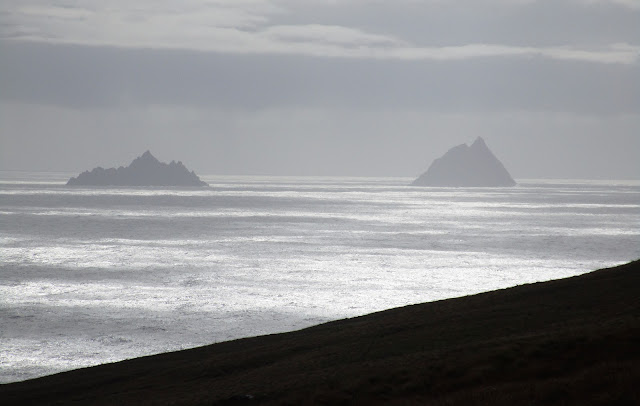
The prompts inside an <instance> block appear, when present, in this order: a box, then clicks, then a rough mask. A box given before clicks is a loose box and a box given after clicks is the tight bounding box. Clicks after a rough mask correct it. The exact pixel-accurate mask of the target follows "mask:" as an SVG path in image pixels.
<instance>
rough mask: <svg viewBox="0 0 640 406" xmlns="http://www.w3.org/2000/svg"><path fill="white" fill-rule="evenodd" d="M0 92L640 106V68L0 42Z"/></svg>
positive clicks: (596, 108) (122, 99)
mask: <svg viewBox="0 0 640 406" xmlns="http://www.w3.org/2000/svg"><path fill="white" fill-rule="evenodd" d="M0 44H1V45H0V52H1V53H2V54H3V55H5V56H6V58H3V61H2V62H1V65H0V83H1V84H2V87H3V92H2V94H0V98H2V99H4V100H10V101H18V102H25V103H47V104H62V105H67V106H74V107H78V108H90V107H92V106H93V107H109V106H112V107H113V106H118V105H122V104H125V105H126V104H132V105H137V104H142V105H145V104H158V103H159V104H174V105H192V106H215V107H218V108H224V109H231V110H234V109H241V110H251V109H263V108H268V107H277V106H300V105H304V106H310V107H316V108H322V107H334V106H341V107H342V108H346V109H351V110H358V109H385V110H386V109H389V110H401V109H406V108H421V109H425V110H430V111H496V110H515V111H518V110H533V111H566V112H588V113H597V114H609V113H624V112H637V111H640V81H639V80H638V79H637V78H638V77H640V75H639V73H640V67H638V66H635V65H631V66H627V65H600V64H595V65H594V64H582V63H579V62H571V63H568V62H560V61H550V60H545V59H541V58H540V59H539V58H532V59H527V60H519V59H512V60H511V59H507V60H493V59H479V60H476V61H474V62H469V61H444V62H439V63H426V62H416V61H405V62H390V61H384V60H379V61H362V60H329V59H322V58H310V57H300V56H289V57H282V56H280V57H275V56H264V55H263V56H255V55H253V56H251V55H235V56H234V55H221V54H216V53H213V54H212V53H197V52H187V51H163V50H124V49H119V48H96V47H83V46H67V45H46V44H30V43H25V44H16V43H13V42H11V43H7V42H5V43H0Z"/></svg>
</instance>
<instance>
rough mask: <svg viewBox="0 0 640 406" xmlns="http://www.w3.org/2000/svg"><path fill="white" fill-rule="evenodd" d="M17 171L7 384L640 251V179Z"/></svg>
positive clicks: (0, 337)
mask: <svg viewBox="0 0 640 406" xmlns="http://www.w3.org/2000/svg"><path fill="white" fill-rule="evenodd" d="M68 175H69V174H42V173H26V172H2V173H1V176H2V179H1V180H0V223H1V224H2V226H1V227H0V240H1V242H2V249H1V250H0V274H1V275H2V278H1V280H0V325H2V326H3V327H2V329H1V330H0V341H1V342H2V355H1V356H2V362H1V363H0V365H1V366H0V382H11V381H17V380H23V379H28V378H33V377H36V376H41V375H45V374H50V373H54V372H58V371H62V370H68V369H72V368H78V367H82V366H87V365H95V364H100V363H104V362H110V361H117V360H121V359H125V358H131V357H137V356H141V355H146V354H153V353H158V352H164V351H169V350H176V349H181V348H188V347H193V346H198V345H203V344H209V343H212V342H220V341H224V340H229V339H233V338H238V337H244V336H252V335H258V334H266V333H274V332H281V331H286V330H292V329H298V328H302V327H306V326H309V325H313V324H317V323H320V322H323V321H327V320H332V319H338V318H344V317H351V316H356V315H362V314H365V313H370V312H373V311H376V310H382V309H387V308H390V307H395V306H402V305H406V304H410V303H419V302H425V301H432V300H438V299H443V298H449V297H455V296H462V295H467V294H470V293H475V292H481V291H488V290H492V289H497V288H502V287H507V286H513V285H517V284H522V283H529V282H535V281H543V280H549V279H555V278H562V277H566V276H570V275H575V274H578V273H581V272H585V271H588V270H592V269H597V268H601V267H605V266H610V265H614V264H619V263H623V262H626V261H629V260H633V259H636V258H638V257H640V182H637V181H626V182H613V181H610V182H609V181H598V182H590V181H549V180H547V181H536V180H521V179H518V186H516V187H513V188H418V187H409V186H406V185H407V184H409V183H410V182H411V180H412V179H409V178H313V177H306V178H294V177H248V176H238V177H220V176H203V177H202V179H203V180H205V181H207V182H208V183H209V184H210V185H211V186H212V188H211V189H164V188H139V189H133V188H94V189H90V188H69V187H66V186H64V182H66V180H67V179H68V177H69V176H68Z"/></svg>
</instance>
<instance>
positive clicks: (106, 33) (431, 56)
mask: <svg viewBox="0 0 640 406" xmlns="http://www.w3.org/2000/svg"><path fill="white" fill-rule="evenodd" d="M463 3H464V4H465V7H461V6H460V5H459V3H456V2H454V3H432V2H413V3H404V2H401V5H402V7H398V5H397V4H393V5H391V6H390V5H386V6H385V5H383V4H382V3H373V4H366V5H362V4H359V3H358V4H354V3H353V2H345V3H342V2H337V3H336V5H333V6H327V5H326V4H324V5H322V7H320V6H316V7H319V9H320V10H321V11H323V10H324V11H325V14H324V15H323V14H322V13H319V15H321V16H323V18H324V20H323V21H320V20H316V21H305V13H309V8H308V6H307V5H306V4H304V3H303V4H302V5H300V4H298V5H293V4H292V3H288V4H287V7H286V8H285V10H282V11H281V12H280V13H277V12H273V10H271V9H270V7H271V8H274V7H275V4H279V3H275V2H270V1H266V0H265V1H250V2H239V3H233V2H223V1H222V2H214V3H207V4H206V5H203V4H202V3H198V2H194V1H185V2H176V3H166V4H169V5H170V6H171V7H167V6H166V4H165V3H162V4H160V5H159V6H158V5H156V3H155V2H153V3H145V2H136V3H135V5H133V6H132V5H125V4H124V3H123V4H121V5H120V8H114V7H108V6H104V5H103V4H102V3H98V2H83V3H82V6H80V7H78V6H76V7H73V8H71V7H69V6H67V5H60V4H59V5H55V2H54V3H53V5H51V4H44V5H42V4H40V5H38V4H37V3H36V5H21V6H18V5H16V4H14V6H13V7H11V8H5V15H6V18H5V19H6V20H7V21H8V22H7V23H5V24H3V32H4V36H5V38H13V39H22V40H29V41H38V42H52V43H62V44H81V45H91V46H117V47H128V48H161V49H187V50H196V51H211V52H224V53H239V54H274V55H282V54H285V55H307V56H317V57H338V58H366V59H390V60H393V59H401V60H403V59H412V60H448V59H465V58H479V57H505V56H507V57H516V56H518V57H527V56H537V57H544V58H551V59H569V60H581V61H585V62H601V63H625V64H630V63H636V62H637V61H638V59H639V58H640V47H638V46H637V45H636V44H629V43H628V41H629V40H635V38H636V37H627V38H626V39H625V38H622V39H618V40H617V42H619V43H621V44H622V46H621V45H617V42H614V43H596V44H593V43H590V42H588V43H586V44H583V43H577V44H576V43H573V42H572V41H569V42H567V41H566V38H563V37H558V38H556V40H555V42H553V43H547V44H546V45H538V42H537V41H536V42H526V41H525V42H524V43H522V42H518V38H519V37H520V35H515V36H513V33H516V34H518V33H519V30H520V28H521V27H527V26H528V27H531V24H532V23H535V24H536V25H535V30H533V31H532V32H535V33H536V34H537V35H538V34H539V33H540V32H544V31H546V30H547V29H548V28H551V29H552V30H553V29H556V30H557V29H558V28H562V30H564V31H567V28H568V27H571V26H572V25H574V24H575V21H578V22H580V21H581V20H580V19H577V20H576V19H575V18H573V19H571V20H567V19H562V20H561V21H558V18H557V17H556V14H557V11H558V10H562V4H566V3H561V5H560V6H557V5H554V7H553V8H552V9H551V10H552V11H553V13H548V15H543V16H542V18H540V19H539V18H536V17H537V16H536V13H537V12H538V11H540V10H543V11H544V10H545V9H544V8H543V7H542V8H541V6H540V4H547V3H537V2H534V3H531V5H530V4H526V5H524V6H520V7H504V4H502V3H501V2H498V4H497V5H496V4H493V3H495V2H488V3H489V4H490V5H493V7H488V10H483V9H482V8H480V7H478V5H474V6H472V5H471V4H472V3H466V2H463ZM486 3H487V2H482V4H485V5H486ZM315 4H317V3H315ZM343 4H344V7H341V6H342V5H343ZM356 6H357V7H358V9H352V8H350V7H356ZM528 7H530V8H532V9H529V8H528ZM536 7H537V8H536ZM369 8H371V9H374V10H377V12H379V13H384V14H381V15H380V16H375V15H371V14H366V9H369ZM414 8H415V11H416V13H413V11H414V10H413V9H414ZM276 9H277V8H276ZM502 9H507V10H509V11H508V12H506V13H503V12H501V11H502ZM573 9H575V5H574V6H573V7H572V9H571V10H572V11H573ZM579 9H581V8H579ZM589 9H591V8H589ZM363 10H364V11H365V14H366V20H364V21H366V23H367V27H366V29H363V28H362V27H360V26H358V21H363V20H361V18H362V17H361V16H359V13H360V12H361V11H363ZM398 10H401V14H395V16H394V13H397V12H398ZM522 10H525V11H526V13H525V15H526V17H525V18H524V19H523V21H526V22H528V24H529V25H519V24H516V23H517V22H519V21H517V20H518V19H517V18H514V16H515V17H517V16H518V13H522V12H523V11H522ZM581 10H582V9H581ZM278 14H283V15H289V16H290V18H291V19H292V20H291V21H290V22H289V23H287V24H278V23H277V22H276V18H277V16H278ZM335 14H340V15H344V16H346V17H347V20H345V21H341V22H340V23H338V24H336V23H334V22H332V21H330V20H331V18H332V17H335ZM414 14H415V15H414ZM307 15H309V14H307ZM417 15H423V16H426V17H427V18H426V19H425V20H424V21H416V20H415V18H416V17H415V16H417ZM587 15H588V16H589V17H591V18H593V17H594V16H597V17H598V18H601V17H602V16H603V15H605V17H606V13H605V12H602V11H598V12H596V13H593V12H590V13H588V14H587ZM622 15H623V16H624V14H622ZM313 17H314V18H315V19H317V18H318V17H317V15H316V14H313ZM390 17H391V18H390ZM394 17H397V18H394ZM489 17H490V18H489ZM496 17H497V18H496ZM511 20H515V21H513V22H512V21H511ZM386 21H399V22H400V24H402V25H401V26H400V29H398V28H399V27H398V26H396V27H393V26H390V25H389V24H387V23H386ZM483 21H484V22H485V23H486V24H485V26H486V27H487V28H490V29H489V30H487V31H489V32H491V31H492V30H493V27H502V28H503V29H504V28H508V29H509V31H510V33H511V35H499V36H493V37H492V36H491V35H488V36H487V35H485V34H484V32H483V31H484V30H482V29H478V27H477V25H478V22H481V25H482V22H483ZM568 21H571V24H567V23H568ZM434 22H438V24H442V22H444V23H445V24H446V26H445V27H446V30H443V28H445V27H440V28H436V30H433V29H432V28H433V27H434V26H436V27H437V25H434V24H433V23H434ZM604 22H607V20H604ZM354 24H355V25H354ZM578 25H579V24H578ZM406 26H414V27H419V28H418V29H419V30H420V31H418V33H419V34H420V37H418V36H416V35H413V36H411V35H409V36H406V34H407V33H406V32H405V31H404V30H403V29H402V28H401V27H406ZM614 26H619V21H618V24H615V25H614ZM630 26H631V27H633V26H634V25H630ZM541 27H542V28H543V29H542V30H541V29H540V28H541ZM388 28H395V31H396V32H385V30H386V29H388ZM589 28H590V29H591V28H592V27H591V26H590V27H589ZM380 30H383V32H380ZM530 31H531V30H530ZM579 31H580V30H579ZM586 32H589V31H586ZM167 33H170V35H167ZM498 33H499V34H504V32H500V31H498ZM460 34H462V35H467V36H468V38H464V37H456V35H460ZM583 34H584V32H583ZM409 37H413V38H409ZM425 37H426V38H429V39H431V41H433V39H434V38H436V39H439V38H447V41H449V42H448V43H438V41H439V40H436V43H432V42H431V41H426V42H425V41H424V40H423V38H425ZM629 38H630V39H629ZM514 39H515V41H514ZM602 39H603V38H602V37H600V38H599V40H600V41H602ZM451 41H453V42H451ZM504 41H507V42H506V43H505V42H504Z"/></svg>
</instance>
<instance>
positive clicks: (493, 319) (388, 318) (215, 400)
mask: <svg viewBox="0 0 640 406" xmlns="http://www.w3.org/2000/svg"><path fill="white" fill-rule="evenodd" d="M639 288H640V261H635V262H632V263H629V264H626V265H621V266H618V267H615V268H609V269H603V270H599V271H595V272H591V273H588V274H584V275H581V276H577V277H573V278H568V279H561V280H556V281H550V282H544V283H536V284H529V285H522V286H517V287H514V288H509V289H504V290H499V291H494V292H488V293H483V294H478V295H473V296H466V297H462V298H456V299H449V300H443V301H438V302H432V303H425V304H419V305H413V306H407V307H402V308H397V309H391V310H387V311H383V312H379V313H374V314H370V315H367V316H362V317H357V318H353V319H346V320H339V321H335V322H331V323H326V324H322V325H319V326H315V327H311V328H307V329H304V330H300V331H295V332H291V333H284V334H276V335H269V336H263V337H255V338H247V339H241V340H235V341H230V342H225V343H220V344H214V345H210V346H206V347H201V348H196V349H192V350H185V351H180V352H175V353H167V354H160V355H156V356H150V357H144V358H138V359H133V360H128V361H123V362H119V363H114V364H108V365H102V366H98V367H92V368H87V369H82V370H76V371H71V372H66V373H61V374H57V375H53V376H49V377H44V378H39V379H34V380H30V381H25V382H19V383H13V384H8V385H3V386H0V399H2V400H3V402H2V403H3V404H4V405H18V404H19V405H29V404H32V405H33V404H78V405H80V404H83V405H86V404H93V405H107V404H108V405H115V404H149V405H151V404H153V405H243V404H249V405H251V404H290V405H297V404H326V405H335V404H392V405H395V404H397V405H406V404H433V405H469V404H493V405H514V404H517V405H538V404H555V405H567V404H580V405H610V404H619V405H627V404H628V405H631V404H640V389H639V387H638V385H637V382H640V342H639V340H638V337H640V295H639V294H638V293H639V292H640V289H639Z"/></svg>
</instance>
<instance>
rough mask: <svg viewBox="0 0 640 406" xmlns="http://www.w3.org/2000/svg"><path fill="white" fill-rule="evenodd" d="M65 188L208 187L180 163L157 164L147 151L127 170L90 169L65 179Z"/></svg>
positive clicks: (122, 168)
mask: <svg viewBox="0 0 640 406" xmlns="http://www.w3.org/2000/svg"><path fill="white" fill-rule="evenodd" d="M67 185H68V186H183V187H203V186H209V185H208V184H207V183H206V182H203V181H202V180H200V178H199V177H198V175H196V174H195V172H193V171H189V170H188V169H187V168H186V167H185V166H184V165H183V164H182V162H175V161H171V163H169V164H167V163H164V162H160V161H158V160H157V159H156V157H154V156H153V155H151V152H149V151H147V152H145V153H144V154H142V156H139V157H138V158H136V159H134V160H133V162H131V164H130V165H129V166H127V167H122V166H121V167H119V168H108V169H104V168H101V167H97V168H94V169H93V170H92V171H90V172H89V171H85V172H82V173H81V174H80V175H78V176H77V177H75V178H71V179H69V181H68V182H67Z"/></svg>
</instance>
